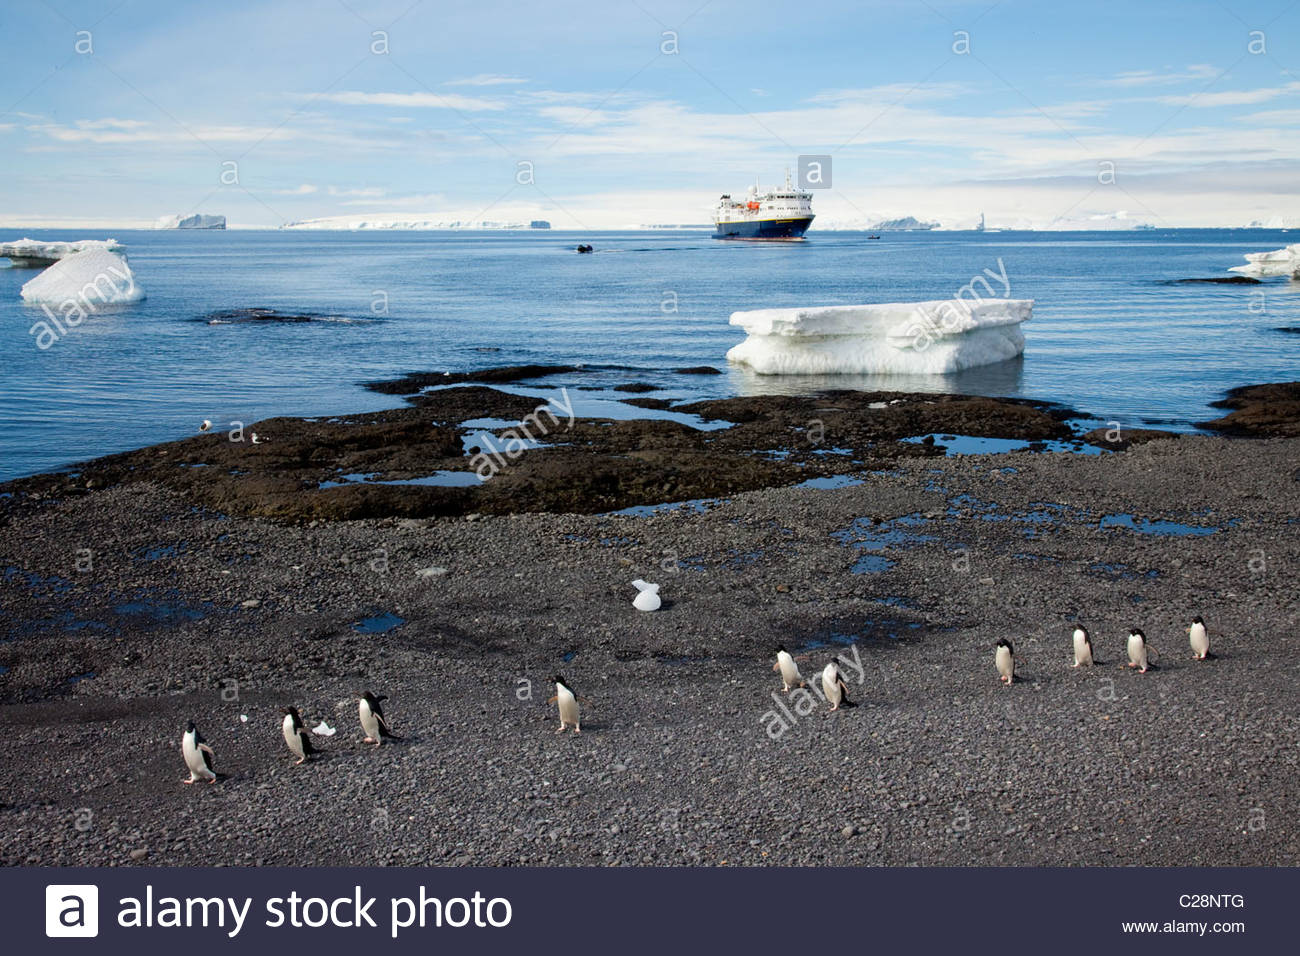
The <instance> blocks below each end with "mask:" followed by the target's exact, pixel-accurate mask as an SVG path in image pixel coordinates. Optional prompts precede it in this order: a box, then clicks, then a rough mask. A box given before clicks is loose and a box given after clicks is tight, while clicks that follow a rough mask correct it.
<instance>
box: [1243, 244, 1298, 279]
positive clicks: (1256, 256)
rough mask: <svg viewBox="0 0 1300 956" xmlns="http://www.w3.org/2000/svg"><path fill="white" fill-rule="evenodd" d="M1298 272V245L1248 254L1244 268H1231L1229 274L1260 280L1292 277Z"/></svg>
mask: <svg viewBox="0 0 1300 956" xmlns="http://www.w3.org/2000/svg"><path fill="white" fill-rule="evenodd" d="M1297 270H1300V243H1295V244H1294V245H1290V246H1285V247H1284V248H1282V249H1274V250H1273V251H1272V252H1248V253H1246V264H1245V265H1244V266H1233V267H1232V268H1231V269H1229V270H1228V271H1229V272H1240V273H1241V274H1242V275H1247V276H1253V277H1255V278H1256V279H1262V278H1265V277H1267V276H1294V275H1295V274H1296V272H1297Z"/></svg>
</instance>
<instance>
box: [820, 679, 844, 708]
mask: <svg viewBox="0 0 1300 956" xmlns="http://www.w3.org/2000/svg"><path fill="white" fill-rule="evenodd" d="M838 678H839V674H838V672H836V671H829V670H827V671H822V693H824V694H825V695H826V699H827V700H828V701H830V703H831V706H832V707H836V706H838V705H839V702H840V697H842V696H843V695H842V694H841V692H840V682H839V679H838Z"/></svg>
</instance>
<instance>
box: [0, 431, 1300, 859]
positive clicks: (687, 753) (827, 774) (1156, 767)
mask: <svg viewBox="0 0 1300 956" xmlns="http://www.w3.org/2000/svg"><path fill="white" fill-rule="evenodd" d="M1298 468H1300V439H1291V438H1278V439H1267V440H1250V439H1224V438H1204V437H1184V438H1181V439H1178V440H1161V439H1157V440H1154V441H1150V442H1148V443H1146V444H1142V445H1136V446H1133V447H1132V448H1130V449H1129V450H1127V451H1123V452H1117V453H1112V454H1106V455H1102V456H1093V455H1078V454H1051V453H1032V452H1017V453H1012V454H1006V455H997V456H971V457H953V458H930V459H916V458H904V459H899V460H897V461H893V462H890V463H889V464H888V468H887V470H885V471H880V472H876V473H869V472H863V473H862V474H861V475H860V477H861V479H862V483H861V484H858V485H854V486H848V487H839V488H831V489H817V488H788V487H787V488H774V489H768V490H760V491H752V492H745V493H742V494H737V495H734V496H732V497H730V498H727V499H725V500H721V501H718V502H715V503H712V504H702V505H699V506H698V507H691V506H687V507H681V508H677V509H675V510H669V511H663V512H659V513H656V514H652V515H649V516H599V515H566V514H539V515H528V514H525V515H503V516H491V517H480V516H477V515H469V516H467V517H454V518H437V519H382V520H367V521H349V522H335V523H325V522H317V523H313V524H311V525H298V526H281V525H277V524H274V523H271V522H269V521H265V520H260V519H256V518H239V517H226V516H222V515H218V514H215V513H211V512H205V511H203V510H201V509H196V508H195V507H193V506H192V504H191V503H190V502H189V501H188V500H187V499H184V498H182V497H180V496H179V495H178V493H176V492H175V491H171V490H167V489H164V488H161V487H156V486H150V485H145V484H127V485H122V486H118V487H112V488H108V489H105V490H100V491H95V492H93V493H89V494H86V495H82V496H79V497H75V498H69V499H63V500H58V501H41V502H34V503H31V504H30V505H25V506H24V507H22V508H16V509H12V510H11V513H10V514H9V515H8V517H7V520H6V521H5V523H3V524H0V554H3V555H4V557H3V559H0V569H3V573H4V577H3V583H2V584H0V597H3V604H4V618H3V622H2V624H3V628H4V631H5V638H6V639H5V640H4V641H3V642H2V643H0V667H3V668H4V670H3V672H2V673H0V701H2V702H3V706H0V861H3V862H4V863H6V864H10V865H13V864H50V865H113V864H131V863H133V862H143V863H147V864H153V865H217V864H232V865H240V864H259V863H260V864H284V865H287V864H299V865H304V864H306V865H324V864H334V865H341V864H349V865H350V864H399V865H436V864H446V865H468V864H472V865H538V864H546V865H557V864H601V865H606V864H608V865H616V864H623V865H627V864H723V863H726V864H728V865H765V864H795V865H813V864H851V865H862V864H887V865H906V864H920V865H966V864H989V863H992V864H1016V865H1025V864H1090V865H1132V864H1138V865H1236V864H1241V865H1244V864H1266V865H1296V864H1297V863H1298V862H1300V832H1298V830H1297V822H1296V817H1295V809H1296V798H1297V793H1298V789H1300V788H1298V787H1297V783H1296V780H1297V769H1298V768H1297V752H1296V741H1297V739H1300V706H1298V705H1300V689H1298V688H1300V685H1298V684H1297V680H1296V676H1297V660H1296V638H1295V633H1296V611H1297V602H1296V598H1295V589H1294V570H1295V568H1296V567H1297V562H1298V561H1300V543H1298V539H1297V535H1296V523H1297V521H1300V496H1297V494H1296V492H1297V490H1298V486H1297V483H1296V481H1297V469H1298ZM1116 515H1118V516H1121V517H1118V518H1110V519H1108V518H1107V516H1116ZM1124 515H1129V516H1132V522H1131V525H1132V526H1130V522H1129V520H1128V519H1127V518H1124V517H1122V516H1124ZM900 518H901V519H902V520H899V519H900ZM1149 521H1170V522H1178V523H1181V524H1184V525H1188V526H1193V527H1192V528H1191V529H1190V530H1191V531H1192V532H1194V533H1186V532H1187V531H1188V529H1186V528H1183V529H1178V528H1173V527H1171V526H1167V525H1164V524H1154V525H1153V524H1148V523H1147V522H1149ZM1179 530H1181V531H1182V532H1183V533H1171V532H1173V531H1179ZM83 549H85V550H83ZM78 562H79V563H80V564H81V568H82V569H81V570H77V564H78ZM636 577H644V578H647V579H649V580H652V581H656V582H658V583H660V584H661V585H662V588H663V591H662V593H663V597H664V606H663V608H662V609H661V610H659V611H657V612H655V613H650V614H643V613H640V612H637V611H635V610H634V609H633V608H632V598H633V597H634V596H635V591H634V589H633V588H632V587H631V586H630V582H631V581H632V579H633V578H636ZM385 614H391V615H395V616H396V618H400V619H401V620H402V623H400V624H397V625H396V626H394V627H392V628H391V629H389V630H387V631H385V632H383V633H364V632H361V631H358V630H357V629H356V627H354V625H355V624H356V623H357V622H359V621H362V620H364V619H368V618H374V617H378V616H381V615H385ZM1195 614H1201V615H1203V616H1204V617H1205V619H1206V621H1207V622H1208V624H1209V626H1210V629H1211V632H1212V640H1213V646H1212V649H1213V653H1214V657H1213V659H1211V660H1209V661H1206V662H1195V661H1193V660H1192V659H1191V654H1190V650H1189V649H1188V646H1187V639H1186V636H1185V633H1184V628H1185V627H1186V625H1187V623H1188V622H1189V621H1190V619H1191V617H1192V616H1193V615H1195ZM387 621H388V623H392V621H393V619H392V618H389V619H387ZM1075 621H1079V622H1082V623H1084V624H1086V625H1087V626H1088V627H1089V628H1090V629H1091V630H1092V632H1093V635H1094V642H1095V645H1096V648H1097V655H1098V657H1099V659H1100V661H1101V664H1100V665H1099V666H1097V667H1095V668H1091V669H1087V670H1074V669H1072V668H1071V667H1070V666H1069V665H1070V662H1071V656H1070V633H1071V630H1072V628H1073V625H1074V622H1075ZM1133 624H1138V625H1140V626H1142V627H1143V628H1144V629H1145V631H1146V633H1147V635H1148V638H1149V640H1150V643H1151V645H1152V646H1153V647H1155V648H1156V649H1157V651H1158V653H1159V656H1158V657H1157V658H1156V664H1157V666H1156V667H1154V668H1153V669H1152V670H1151V671H1150V672H1148V673H1147V674H1144V675H1139V674H1136V673H1135V672H1133V671H1131V670H1129V669H1128V668H1126V667H1124V666H1123V663H1122V656H1123V638H1124V635H1125V634H1126V633H1127V629H1128V628H1129V626H1131V625H1133ZM1002 636H1006V637H1009V638H1010V639H1011V640H1012V641H1013V642H1014V644H1015V646H1016V650H1017V654H1018V656H1019V657H1020V665H1019V676H1020V679H1019V680H1018V681H1017V683H1016V684H1014V685H1013V686H1011V687H1005V686H1003V685H1001V684H1000V683H999V682H998V679H997V674H996V672H995V670H994V666H993V644H994V642H995V641H996V640H997V638H999V637H1002ZM778 643H783V644H785V645H786V646H787V647H789V648H790V649H791V650H792V651H795V652H796V653H806V654H808V655H809V656H808V657H807V658H806V659H805V660H803V661H802V662H801V666H802V668H803V672H804V674H805V675H811V674H814V673H816V672H817V671H818V670H819V669H820V667H821V666H822V665H823V664H824V663H825V661H826V660H827V659H828V658H829V656H830V655H831V654H832V653H834V652H836V651H838V652H840V653H842V654H844V655H845V656H846V657H847V658H848V659H849V660H850V661H853V662H855V664H856V662H857V661H860V662H861V667H862V677H861V680H859V679H858V675H857V673H856V671H855V670H854V667H853V666H847V667H846V668H845V677H846V680H847V681H848V684H849V687H850V690H851V693H852V695H853V697H854V698H855V699H856V700H857V701H859V703H860V706H858V707H857V708H854V709H851V710H844V711H840V712H837V713H828V712H827V709H826V705H825V704H824V703H822V702H820V701H818V709H817V710H816V711H815V712H813V713H811V714H808V715H806V716H800V715H799V714H797V713H794V714H793V718H792V720H791V721H790V722H789V723H788V725H783V724H782V723H780V722H779V721H777V720H776V718H775V717H774V716H773V715H774V714H776V713H778V711H777V710H776V705H775V704H774V698H773V694H775V695H776V696H777V697H781V696H782V695H781V694H780V680H779V678H778V676H777V675H776V674H774V673H772V672H771V666H772V663H773V651H774V648H775V646H776V645H777V644H778ZM557 670H558V671H561V672H562V673H563V674H564V675H565V676H566V677H567V678H569V680H570V682H571V683H572V684H573V686H574V687H576V689H577V690H578V692H579V694H581V695H582V696H583V697H585V698H587V699H588V701H589V703H587V704H586V705H584V715H583V716H584V722H583V733H582V734H581V736H574V735H572V734H571V733H565V734H564V735H563V736H557V735H556V734H555V733H554V730H555V726H556V724H557V718H556V715H555V709H554V705H553V704H552V705H548V704H547V703H546V700H547V698H548V697H549V696H551V694H552V693H553V689H552V687H551V685H549V684H548V683H547V677H548V676H549V675H551V674H553V673H555V672H556V671H557ZM363 689H369V690H372V691H374V692H376V693H386V694H388V695H389V698H390V699H389V701H388V702H387V703H386V705H385V707H386V711H387V713H388V716H389V718H390V723H391V725H392V727H393V729H394V731H395V732H397V733H398V734H401V735H403V737H404V739H403V740H402V741H399V742H394V743H391V744H386V745H385V746H383V747H382V748H380V749H378V750H376V749H374V748H370V747H366V746H363V745H362V743H361V741H360V737H361V731H360V727H359V724H358V721H357V717H356V709H355V704H354V703H353V702H352V701H351V699H350V695H351V694H352V693H354V692H356V691H360V690H363ZM288 703H294V704H296V705H297V706H298V707H299V708H300V709H301V710H302V711H303V715H304V718H305V719H306V720H307V721H308V723H309V725H315V724H316V723H317V722H318V721H320V720H322V719H324V720H326V721H328V723H329V724H330V725H331V726H334V727H336V728H337V731H338V732H337V734H336V735H335V736H333V737H329V738H318V742H319V746H320V748H321V749H322V751H323V752H322V755H321V756H320V757H319V758H318V759H316V760H315V761H313V762H312V763H310V764H308V765H305V766H301V767H295V766H293V765H292V761H293V758H292V757H291V756H290V755H289V752H288V750H287V749H286V748H285V746H284V744H283V741H282V740H281V738H280V731H279V719H280V718H279V713H278V709H279V707H280V706H282V705H285V704H288ZM792 713H793V712H792ZM245 718H247V719H246V721H245ZM187 719H194V720H195V721H196V722H197V723H198V725H199V727H200V729H201V731H202V732H203V734H204V735H205V736H206V737H207V739H208V740H209V742H210V743H211V744H212V746H213V748H214V749H215V751H216V765H217V769H218V770H219V771H220V772H222V774H223V777H222V778H221V780H220V781H219V782H218V783H217V784H215V785H213V786H207V785H195V786H192V787H187V786H182V785H181V780H182V779H183V778H184V777H185V770H184V766H183V762H182V760H181V755H180V737H181V733H182V730H183V729H184V725H185V721H186V720H187Z"/></svg>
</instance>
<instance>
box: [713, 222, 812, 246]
mask: <svg viewBox="0 0 1300 956" xmlns="http://www.w3.org/2000/svg"><path fill="white" fill-rule="evenodd" d="M813 218H814V217H812V216H805V217H799V218H793V219H753V220H737V221H735V222H719V223H716V224H715V226H714V232H713V238H714V239H766V240H771V241H776V242H780V241H785V242H789V241H792V240H795V239H802V238H803V234H804V233H805V232H807V231H808V227H809V226H810V225H812V221H813Z"/></svg>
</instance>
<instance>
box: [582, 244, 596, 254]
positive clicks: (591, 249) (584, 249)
mask: <svg viewBox="0 0 1300 956" xmlns="http://www.w3.org/2000/svg"><path fill="white" fill-rule="evenodd" d="M578 251H579V252H583V253H587V252H595V251H596V249H595V247H594V246H589V245H587V244H586V243H585V242H583V243H579V244H578Z"/></svg>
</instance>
